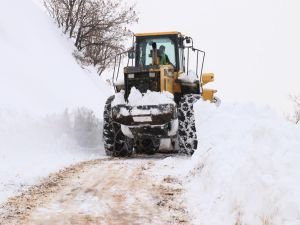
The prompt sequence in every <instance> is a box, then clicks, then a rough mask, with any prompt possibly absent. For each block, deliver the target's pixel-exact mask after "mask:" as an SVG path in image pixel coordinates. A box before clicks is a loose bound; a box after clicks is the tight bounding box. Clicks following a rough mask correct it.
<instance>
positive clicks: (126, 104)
mask: <svg viewBox="0 0 300 225" xmlns="http://www.w3.org/2000/svg"><path fill="white" fill-rule="evenodd" d="M124 54H127V58H128V60H127V66H125V67H124V71H123V76H124V80H123V82H119V81H116V82H115V80H118V79H119V73H120V65H121V61H122V59H124ZM191 54H194V56H195V57H194V59H196V63H195V67H196V68H195V71H194V73H193V74H192V72H190V70H189V66H190V64H191V62H190V61H191V59H192V58H191V57H190V55H191ZM204 59H205V52H204V51H202V50H200V49H196V48H195V47H194V44H193V39H192V38H191V37H188V36H185V35H183V34H181V33H180V32H158V33H137V34H135V35H134V38H133V47H132V48H131V49H130V50H128V51H126V52H123V53H121V54H119V55H117V56H116V59H115V66H114V72H113V81H114V88H115V92H116V93H115V95H113V96H111V97H109V98H108V100H107V101H106V104H105V109H104V126H103V140H104V147H105V152H106V154H107V155H109V156H114V157H124V156H130V155H132V154H133V153H135V152H137V153H148V154H153V153H155V152H157V151H159V149H160V145H161V143H162V140H164V141H165V140H168V141H169V150H170V151H172V152H174V151H176V152H179V153H183V154H188V155H192V154H193V153H194V151H195V150H196V149H197V145H198V141H197V134H196V127H195V118H194V109H193V104H194V103H195V102H196V101H198V100H199V99H203V100H207V101H210V102H212V103H215V104H219V103H220V101H219V99H218V98H217V97H215V96H214V94H215V93H216V90H214V89H205V88H203V86H204V85H205V84H207V83H209V82H213V81H214V74H213V73H202V71H203V63H204ZM133 93H138V94H137V95H139V96H140V97H139V102H136V101H135V99H134V98H131V95H133ZM151 93H156V94H157V95H154V97H153V96H152V99H151V98H150V100H151V101H148V102H147V101H146V100H145V101H144V99H143V96H144V97H145V96H146V95H147V96H149V95H151ZM159 93H160V94H162V95H163V94H164V97H166V96H167V98H168V100H167V101H162V102H160V101H156V100H158V99H159V98H160V97H159V96H160V95H159ZM155 96H156V97H155ZM145 98H146V97H145ZM120 99H121V100H120Z"/></svg>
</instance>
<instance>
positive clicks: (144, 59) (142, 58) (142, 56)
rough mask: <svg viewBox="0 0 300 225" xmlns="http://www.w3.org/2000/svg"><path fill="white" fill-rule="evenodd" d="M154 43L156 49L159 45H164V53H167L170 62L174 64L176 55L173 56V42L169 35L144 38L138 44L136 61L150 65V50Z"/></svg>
mask: <svg viewBox="0 0 300 225" xmlns="http://www.w3.org/2000/svg"><path fill="white" fill-rule="evenodd" d="M153 43H156V46H157V49H160V48H161V46H164V47H165V54H166V55H167V57H168V59H169V61H170V63H171V64H172V65H173V66H176V57H175V43H174V41H173V40H172V39H171V38H169V37H159V38H153V37H149V38H145V39H143V40H142V41H141V42H139V44H138V46H137V47H138V59H137V62H138V64H139V65H140V66H150V65H152V57H151V50H153V48H152V44H153Z"/></svg>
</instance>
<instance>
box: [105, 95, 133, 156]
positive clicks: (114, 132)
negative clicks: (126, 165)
mask: <svg viewBox="0 0 300 225" xmlns="http://www.w3.org/2000/svg"><path fill="white" fill-rule="evenodd" d="M114 98H115V96H111V97H109V98H108V99H107V101H106V103H105V106H104V114H103V142H104V149H105V153H106V155H108V156H113V157H125V156H130V155H132V152H133V140H132V139H130V138H128V137H126V136H125V135H124V134H123V133H122V130H121V125H120V124H117V123H113V121H112V115H111V103H112V101H113V100H114Z"/></svg>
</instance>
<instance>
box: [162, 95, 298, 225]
mask: <svg viewBox="0 0 300 225" xmlns="http://www.w3.org/2000/svg"><path fill="white" fill-rule="evenodd" d="M195 113H196V125H197V135H198V140H199V147H198V150H197V151H196V153H195V154H194V155H193V157H192V158H191V160H186V159H172V158H168V159H166V160H164V161H163V162H162V166H163V168H162V170H164V169H165V168H168V167H170V168H171V170H167V171H165V173H166V175H169V174H171V175H175V176H178V177H179V178H180V179H181V180H183V182H184V183H185V188H186V194H185V197H186V199H187V202H188V208H189V211H190V212H191V214H192V216H193V219H194V224H203V225H206V224H207V225H221V224H232V225H234V224H262V225H267V224H268V225H269V224H272V225H283V224H284V225H296V224H300V188H299V185H300V182H299V181H300V164H299V162H300V129H299V127H297V126H296V125H294V124H292V123H290V122H288V121H286V120H285V119H284V118H281V117H279V116H278V115H276V114H275V113H273V112H272V111H271V110H270V109H269V108H257V107H256V106H255V105H252V104H249V105H242V104H223V105H221V106H220V107H217V108H216V107H215V106H214V105H213V104H209V103H206V102H203V101H199V102H197V103H196V105H195Z"/></svg>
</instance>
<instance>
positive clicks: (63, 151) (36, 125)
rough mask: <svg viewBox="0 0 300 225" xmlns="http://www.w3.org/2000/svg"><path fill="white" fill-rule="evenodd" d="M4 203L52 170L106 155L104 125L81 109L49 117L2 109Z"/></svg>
mask: <svg viewBox="0 0 300 225" xmlns="http://www.w3.org/2000/svg"><path fill="white" fill-rule="evenodd" d="M0 121H1V123H0V204H1V202H3V201H5V200H6V199H7V197H9V196H11V195H13V194H15V193H16V191H18V190H20V189H21V190H22V189H24V188H27V187H28V186H30V185H33V184H34V183H36V182H38V181H39V179H40V178H42V177H44V176H47V175H48V174H49V173H51V172H55V171H58V170H59V169H61V168H63V167H65V166H67V165H70V164H73V163H77V162H80V161H83V160H88V159H94V158H96V157H99V156H102V155H104V152H103V151H102V149H103V146H102V139H101V135H100V134H101V132H102V124H101V123H100V121H99V119H97V118H96V117H95V115H94V114H93V112H92V111H90V110H87V109H85V108H79V109H77V110H74V111H70V112H69V111H65V112H64V113H62V114H53V115H51V116H50V115H49V116H47V117H38V116H32V115H30V114H24V113H23V112H22V113H18V112H16V111H15V110H13V111H11V110H7V109H6V110H4V109H1V110H0Z"/></svg>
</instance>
